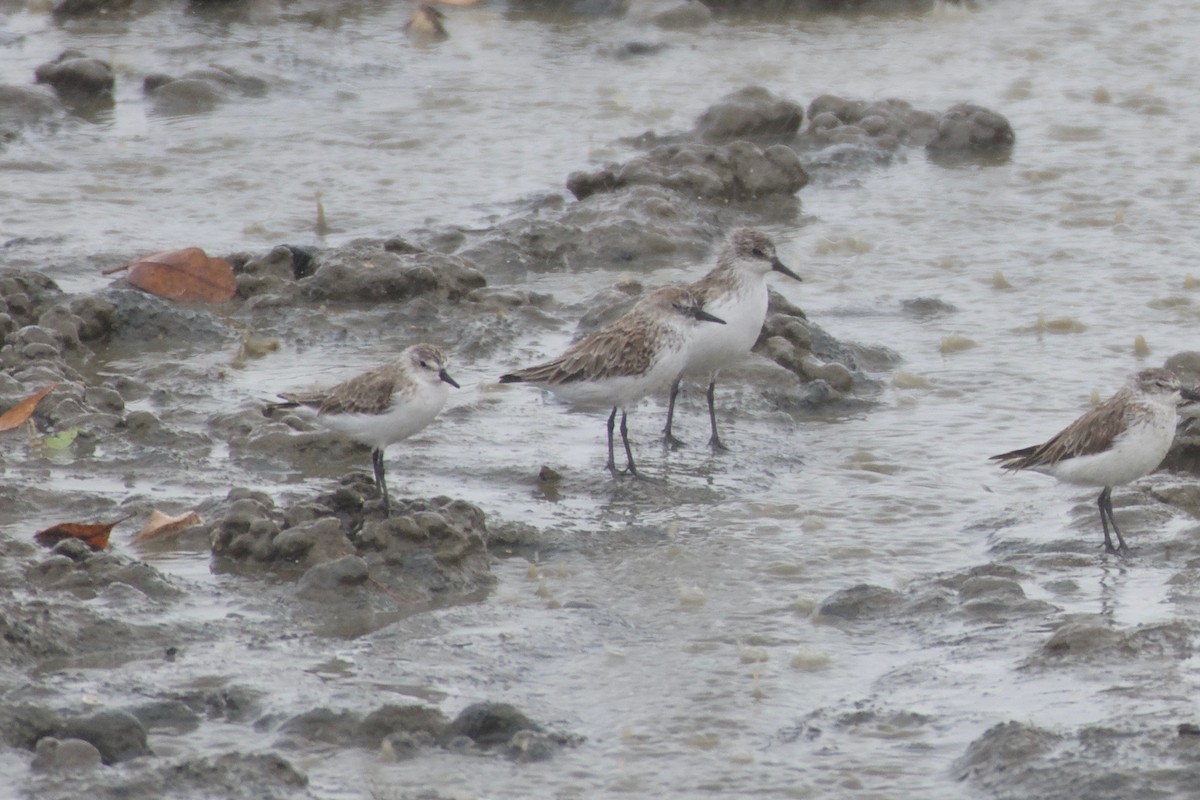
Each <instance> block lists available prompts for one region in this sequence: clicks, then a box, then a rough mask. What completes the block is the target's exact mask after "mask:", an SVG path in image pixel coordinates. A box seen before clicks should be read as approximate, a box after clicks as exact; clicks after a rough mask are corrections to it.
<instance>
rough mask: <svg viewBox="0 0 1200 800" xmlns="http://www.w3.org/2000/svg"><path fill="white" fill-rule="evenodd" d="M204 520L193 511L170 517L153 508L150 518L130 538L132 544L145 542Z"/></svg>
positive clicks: (177, 531) (185, 528)
mask: <svg viewBox="0 0 1200 800" xmlns="http://www.w3.org/2000/svg"><path fill="white" fill-rule="evenodd" d="M203 521H204V520H202V519H200V515H199V514H197V513H196V512H195V511H189V512H187V513H186V514H180V515H179V516H177V517H172V516H169V515H167V514H164V513H162V512H161V511H159V510H157V509H155V510H154V511H152V512H150V519H148V520H146V524H145V525H143V526H142V529H141V530H140V531H138V532H137V535H136V536H134V537H133V539H132V540H131V543H132V544H137V543H138V542H145V541H147V540H149V539H158V538H160V537H163V536H168V535H170V534H172V533H179V532H180V531H183V530H187V529H188V528H191V527H192V526H194V525H199V524H200V523H202V522H203Z"/></svg>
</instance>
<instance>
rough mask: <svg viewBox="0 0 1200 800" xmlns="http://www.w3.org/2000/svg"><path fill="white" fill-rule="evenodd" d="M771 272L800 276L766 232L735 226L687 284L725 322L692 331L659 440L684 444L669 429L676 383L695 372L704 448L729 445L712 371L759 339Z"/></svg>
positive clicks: (737, 356) (717, 448)
mask: <svg viewBox="0 0 1200 800" xmlns="http://www.w3.org/2000/svg"><path fill="white" fill-rule="evenodd" d="M773 271H774V272H781V273H783V274H784V275H787V276H788V277H789V278H794V279H796V280H802V279H801V278H800V276H799V275H797V274H796V273H794V272H792V271H791V270H790V269H788V268H787V267H786V266H784V264H783V262H782V261H780V260H779V257H778V256H777V255H776V254H775V245H774V243H773V242H772V241H771V240H770V238H769V237H768V236H767V235H766V234H765V233H762V232H761V231H757V230H754V229H753V228H738V229H736V230H734V231H733V232H732V233H730V234H729V236H728V237H727V238H726V240H725V243H724V244H723V245H722V247H721V252H720V254H719V255H718V256H717V266H716V267H715V268H714V269H713V270H712V271H711V272H709V273H708V274H707V275H705V276H704V277H703V278H701V279H700V280H698V281H696V282H695V283H692V284H690V285H689V286H688V289H689V290H690V291H691V292H692V294H694V295H695V296H696V299H697V300H698V301H699V302H700V303H701V305H703V306H704V308H705V309H706V310H707V311H709V312H711V313H713V314H715V315H716V316H718V317H720V318H721V319H723V320H725V323H726V324H725V325H723V326H721V327H719V328H717V327H714V326H711V325H706V326H703V327H701V328H698V329H697V330H696V338H695V340H694V341H693V343H692V347H691V349H690V350H689V352H688V359H687V365H686V366H685V367H684V370H683V373H682V374H681V375H679V376H678V377H677V378H676V379H675V382H674V384H672V385H671V398H670V400H669V401H668V403H667V424H666V427H665V428H663V440H664V442H665V443H666V444H667V445H668V446H671V447H678V446H680V445H682V444H683V443H682V442H681V441H679V440H678V439H677V438H675V436H674V434H672V433H671V424H672V422H673V421H674V418H675V398H676V396H677V395H678V394H679V383H680V381H681V380H682V379H683V377H684V375H687V374H697V375H705V376H707V378H708V420H709V424H710V425H711V427H712V436H711V437H710V438H709V440H708V444H709V447H711V448H712V449H713V450H717V451H720V450H726V449H728V448H726V447H725V445H724V444H723V443H722V442H721V437H720V435H718V433H717V412H716V407H715V406H714V400H713V393H714V391H715V389H716V385H717V372H718V371H719V370H720V369H721V368H722V367H726V366H729V365H730V364H733V363H735V362H737V361H738V360H740V359H743V358H745V356H746V354H747V353H749V352H750V348H751V347H753V346H754V343H755V341H757V340H758V335H759V333H761V332H762V326H763V321H764V320H765V319H766V317H767V275H768V274H770V273H771V272H773Z"/></svg>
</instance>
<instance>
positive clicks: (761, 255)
mask: <svg viewBox="0 0 1200 800" xmlns="http://www.w3.org/2000/svg"><path fill="white" fill-rule="evenodd" d="M750 255H752V256H754V257H755V258H766V257H767V254H766V253H764V252H763V251H762V248H761V247H756V248H754V249H753V250H751V251H750Z"/></svg>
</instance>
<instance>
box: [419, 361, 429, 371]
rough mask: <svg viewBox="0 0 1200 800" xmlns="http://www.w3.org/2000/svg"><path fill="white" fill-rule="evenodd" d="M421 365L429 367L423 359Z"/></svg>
mask: <svg viewBox="0 0 1200 800" xmlns="http://www.w3.org/2000/svg"><path fill="white" fill-rule="evenodd" d="M421 366H422V367H425V368H426V369H428V367H429V365H428V364H426V363H425V362H424V361H422V362H421Z"/></svg>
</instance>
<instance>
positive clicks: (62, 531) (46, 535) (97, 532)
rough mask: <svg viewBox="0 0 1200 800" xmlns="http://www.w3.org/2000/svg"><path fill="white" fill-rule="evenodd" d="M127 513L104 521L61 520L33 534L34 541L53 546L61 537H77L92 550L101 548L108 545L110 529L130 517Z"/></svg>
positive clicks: (45, 545)
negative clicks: (110, 520) (115, 518)
mask: <svg viewBox="0 0 1200 800" xmlns="http://www.w3.org/2000/svg"><path fill="white" fill-rule="evenodd" d="M132 516H133V515H132V514H127V515H125V516H124V517H121V518H120V519H118V520H114V521H112V522H106V523H96V524H93V523H86V522H62V523H59V524H58V525H52V526H51V527H49V528H46V530H44V531H38V532H37V533H35V534H34V535H33V539H34V541H36V542H37V543H38V544H40V545H42V546H44V547H53V546H54V545H56V544H58V543H59V542H61V541H62V540H63V539H79V540H80V541H82V542H83V543H84V544H86V545H87V546H88V547H90V548H92V549H93V550H103V549H104V548H106V547H108V535H109V534H110V533H112V529H113V528H114V527H116V526H117V525H119V524H120V523H122V522H124V521H125V520H127V519H129V518H130V517H132Z"/></svg>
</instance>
